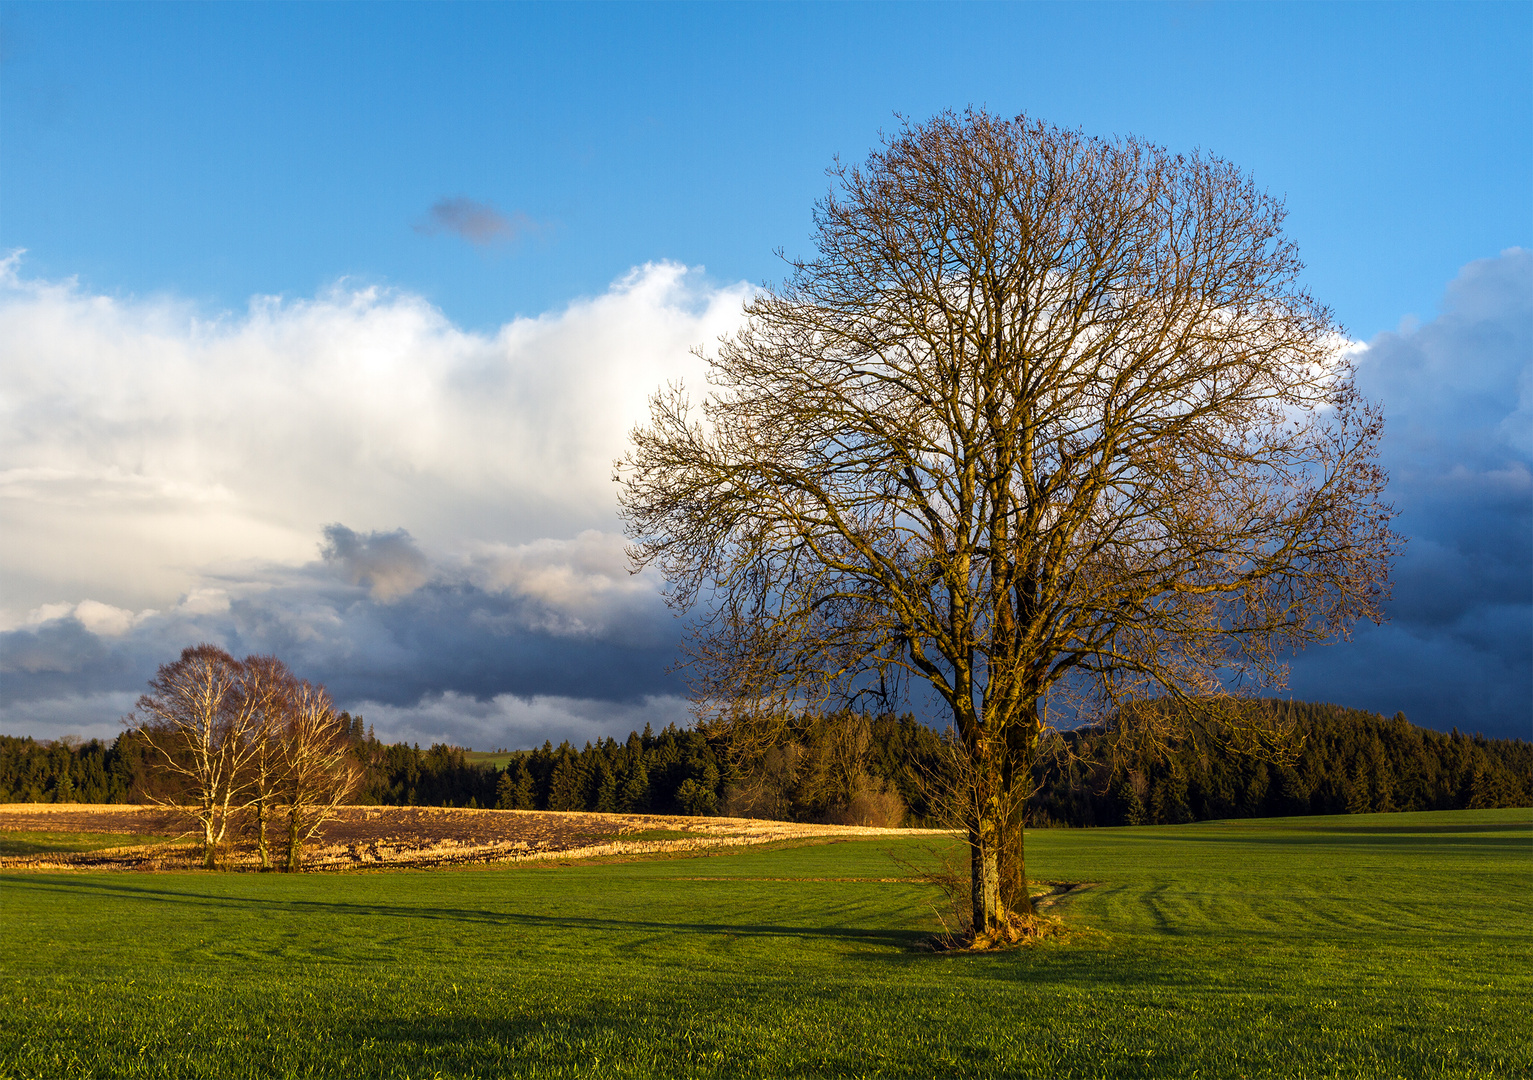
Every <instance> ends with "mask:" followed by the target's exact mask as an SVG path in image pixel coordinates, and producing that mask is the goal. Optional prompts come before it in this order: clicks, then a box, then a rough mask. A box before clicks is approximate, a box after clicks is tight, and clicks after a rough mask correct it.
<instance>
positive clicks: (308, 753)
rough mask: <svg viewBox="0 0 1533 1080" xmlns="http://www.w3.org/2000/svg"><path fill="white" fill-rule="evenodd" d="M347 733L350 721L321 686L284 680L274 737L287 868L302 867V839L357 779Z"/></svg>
mask: <svg viewBox="0 0 1533 1080" xmlns="http://www.w3.org/2000/svg"><path fill="white" fill-rule="evenodd" d="M350 735H351V732H350V725H349V724H348V723H347V722H346V721H344V720H342V719H341V718H340V716H339V715H337V713H336V711H335V707H334V705H332V704H331V701H330V695H329V694H328V693H326V692H325V688H324V687H322V686H315V685H313V684H311V683H308V682H302V681H294V682H292V683H290V684H289V686H288V688H287V692H286V694H285V695H284V702H283V723H282V727H281V737H280V738H279V740H278V742H277V747H278V757H279V768H280V774H279V775H280V779H279V781H278V784H279V791H280V793H281V799H282V802H283V813H284V814H285V819H286V820H285V824H286V831H287V845H286V847H287V853H286V858H285V860H284V869H286V870H288V871H289V872H293V871H297V870H300V869H302V868H303V846H304V844H306V843H308V842H309V840H311V839H312V838H313V837H314V834H315V833H317V832H318V831H319V829H320V827H321V826H323V825H324V823H325V822H326V821H328V820H329V819H330V818H331V817H332V816H333V815H334V814H335V811H336V808H337V807H339V806H341V805H342V804H343V803H345V801H346V800H347V799H348V798H350V797H351V795H352V794H353V793H354V792H355V791H356V789H357V786H358V784H360V783H361V769H360V767H359V766H358V764H357V762H356V760H355V759H354V757H353V755H352V753H351V737H350Z"/></svg>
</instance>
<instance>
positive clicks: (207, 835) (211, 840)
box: [202, 807, 218, 870]
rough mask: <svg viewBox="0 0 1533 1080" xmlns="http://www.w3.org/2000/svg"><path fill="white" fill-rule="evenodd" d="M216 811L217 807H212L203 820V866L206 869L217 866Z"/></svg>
mask: <svg viewBox="0 0 1533 1080" xmlns="http://www.w3.org/2000/svg"><path fill="white" fill-rule="evenodd" d="M215 812H216V811H215V808H212V807H210V808H209V809H208V815H207V817H206V818H204V819H203V822H202V868H203V869H204V870H213V869H216V868H217V858H218V833H217V831H216V830H215V829H214V824H213V819H214V814H215Z"/></svg>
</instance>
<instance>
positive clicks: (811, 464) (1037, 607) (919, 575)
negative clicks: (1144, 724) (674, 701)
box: [616, 110, 1397, 943]
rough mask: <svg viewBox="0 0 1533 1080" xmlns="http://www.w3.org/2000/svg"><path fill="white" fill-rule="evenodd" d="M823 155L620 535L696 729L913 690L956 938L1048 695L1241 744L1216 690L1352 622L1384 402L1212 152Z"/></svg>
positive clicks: (1017, 814) (1383, 570)
mask: <svg viewBox="0 0 1533 1080" xmlns="http://www.w3.org/2000/svg"><path fill="white" fill-rule="evenodd" d="M831 174H832V177H833V189H832V191H831V193H830V194H829V195H827V197H826V198H825V199H824V200H822V201H821V202H820V203H819V204H818V205H817V207H816V213H815V232H814V242H815V247H816V251H815V253H814V254H813V255H812V256H811V257H809V258H805V259H799V260H789V264H790V267H791V274H790V276H789V278H788V280H787V281H786V282H784V283H783V284H782V285H781V286H779V287H777V288H771V289H766V290H764V291H762V292H760V293H759V294H758V295H757V296H756V298H755V299H754V300H753V301H752V302H750V303H749V304H748V305H747V308H746V312H745V314H746V320H745V323H744V325H743V327H742V328H741V329H740V330H739V331H738V332H737V333H735V334H733V335H731V336H729V337H726V338H724V339H722V340H721V341H720V342H719V344H718V346H717V348H716V349H714V350H713V351H712V352H711V353H707V354H705V355H706V358H707V360H708V361H709V365H710V375H709V386H708V388H707V391H706V392H705V394H704V395H703V396H702V398H701V400H699V401H697V402H695V403H694V401H693V399H692V398H691V397H690V396H689V394H688V392H687V390H686V388H685V387H683V386H680V385H676V386H671V387H667V388H664V389H662V390H661V391H660V392H658V393H657V394H656V396H655V397H654V398H653V399H652V401H651V415H650V420H649V422H648V423H647V424H646V425H643V426H641V427H639V428H637V429H636V430H635V431H634V432H633V444H632V448H631V450H630V451H629V453H628V454H627V455H626V456H625V457H624V458H623V459H622V460H621V461H620V462H618V463H617V467H616V469H617V479H618V481H619V482H620V484H621V501H622V508H623V514H624V517H625V523H626V526H627V529H628V532H629V536H630V538H631V541H632V543H631V547H630V554H631V558H632V561H633V564H634V567H635V569H639V568H643V567H646V566H655V567H658V568H659V569H660V570H662V571H663V572H664V574H665V576H666V578H667V580H668V582H669V598H670V600H671V601H672V603H674V604H676V605H678V606H680V607H682V608H686V609H690V610H692V611H693V612H694V614H695V616H696V617H695V618H694V621H693V626H694V635H693V648H692V659H693V664H694V675H695V680H696V688H697V693H698V695H699V705H700V708H701V709H702V710H703V712H704V714H705V715H714V716H717V717H720V718H724V719H728V720H730V721H731V722H732V723H734V724H735V725H736V726H737V728H739V729H741V730H749V729H750V726H751V725H753V724H754V725H757V726H759V727H761V728H762V729H763V730H765V731H766V732H767V733H768V734H770V728H771V725H772V722H773V721H772V717H774V716H777V717H781V716H783V715H785V713H786V712H789V711H791V710H794V709H804V708H808V707H813V706H815V705H816V704H818V703H823V702H825V701H827V700H828V699H829V698H831V697H833V696H838V697H840V698H841V699H842V700H847V699H855V698H856V697H857V695H859V694H864V693H869V692H873V691H881V692H884V693H888V692H890V688H891V687H894V688H896V689H897V688H899V687H901V686H904V687H906V688H909V687H911V686H919V685H924V686H927V687H930V688H931V690H932V691H933V692H934V693H935V695H936V698H937V699H938V700H940V701H941V703H942V706H943V709H944V711H945V712H946V713H947V715H948V717H949V718H950V721H951V725H952V730H953V732H954V740H955V745H956V746H957V747H958V749H959V755H958V756H959V764H960V765H961V772H962V778H963V798H962V802H961V806H960V809H961V813H962V821H963V825H964V829H965V831H966V833H967V836H968V840H969V844H970V850H971V860H970V870H971V878H972V914H973V928H974V934H975V937H976V940H977V941H978V942H980V943H983V942H984V941H986V940H993V939H994V937H995V936H996V935H998V934H1002V933H1003V932H1004V930H1005V928H1006V926H1007V924H1008V921H1009V920H1010V919H1011V916H1012V913H1013V912H1014V911H1015V910H1018V909H1025V908H1026V906H1027V901H1026V896H1027V891H1026V877H1025V866H1024V860H1023V846H1022V812H1021V807H1022V799H1023V798H1024V797H1025V794H1026V789H1027V783H1028V776H1029V775H1030V768H1031V764H1032V760H1033V757H1034V755H1035V754H1036V752H1037V748H1038V743H1039V739H1040V738H1041V736H1042V735H1043V733H1044V732H1045V730H1046V729H1047V727H1048V726H1049V724H1050V723H1051V722H1052V720H1053V718H1054V717H1056V716H1057V715H1058V711H1059V709H1060V707H1061V703H1062V702H1065V701H1067V700H1068V701H1070V702H1071V703H1072V704H1071V708H1070V710H1069V711H1070V712H1071V714H1072V715H1075V716H1080V715H1084V714H1083V713H1082V712H1081V710H1082V709H1102V710H1105V709H1110V708H1111V707H1112V706H1113V705H1114V704H1118V703H1126V702H1132V701H1138V700H1146V699H1155V698H1170V699H1173V700H1174V701H1175V702H1176V703H1177V704H1178V705H1179V706H1182V707H1181V708H1178V709H1141V710H1138V713H1137V714H1135V715H1139V716H1142V717H1146V718H1151V717H1169V716H1192V717H1195V718H1197V721H1196V722H1199V723H1202V724H1204V725H1206V726H1207V727H1208V728H1209V730H1211V731H1215V732H1216V733H1218V734H1220V735H1221V737H1223V738H1226V739H1228V740H1230V741H1234V742H1236V743H1240V744H1245V745H1251V746H1253V747H1258V748H1259V747H1260V746H1261V745H1262V744H1263V743H1264V742H1271V741H1272V740H1274V739H1277V738H1279V737H1281V735H1282V733H1281V732H1280V731H1273V730H1270V729H1269V728H1267V727H1265V726H1264V721H1263V720H1262V719H1261V714H1260V713H1259V711H1253V710H1249V709H1244V708H1240V707H1238V706H1237V705H1235V704H1230V702H1231V700H1232V698H1235V697H1238V696H1240V695H1243V694H1248V693H1251V692H1269V693H1270V692H1271V690H1272V688H1274V687H1277V686H1280V685H1281V684H1282V682H1283V678H1284V672H1285V668H1284V658H1285V657H1286V656H1287V655H1288V653H1289V652H1290V651H1291V650H1294V649H1297V648H1301V647H1303V646H1305V645H1308V644H1311V643H1315V642H1322V641H1326V640H1329V639H1333V638H1335V637H1337V636H1338V635H1344V634H1346V633H1347V631H1348V628H1349V627H1350V626H1351V625H1353V624H1354V623H1355V621H1356V620H1358V619H1360V618H1368V619H1374V620H1377V619H1379V617H1380V604H1381V602H1382V600H1383V599H1384V597H1385V594H1386V591H1387V580H1388V565H1389V560H1390V557H1391V554H1392V552H1393V550H1394V548H1395V546H1396V544H1397V541H1396V538H1395V537H1394V535H1393V534H1392V532H1391V531H1390V527H1389V523H1390V518H1391V512H1390V509H1389V507H1388V506H1387V505H1386V504H1385V503H1384V501H1383V489H1384V483H1385V476H1384V473H1383V472H1382V471H1381V469H1380V468H1379V466H1378V464H1377V461H1376V448H1377V443H1378V439H1379V436H1380V432H1381V416H1380V414H1379V412H1378V411H1377V409H1376V408H1375V407H1374V406H1373V405H1371V404H1370V403H1369V402H1367V401H1365V400H1364V399H1363V398H1361V397H1360V396H1359V394H1358V392H1357V391H1356V389H1355V387H1354V384H1353V373H1352V370H1351V367H1350V366H1349V363H1348V361H1347V359H1346V356H1345V354H1344V352H1343V351H1342V350H1341V349H1340V346H1341V345H1342V344H1343V343H1344V340H1345V339H1344V336H1343V332H1342V328H1341V327H1340V326H1339V325H1338V324H1337V322H1336V320H1335V318H1334V317H1333V315H1332V314H1331V312H1330V311H1329V310H1328V309H1327V308H1325V307H1324V306H1323V305H1322V304H1320V303H1319V302H1318V301H1316V300H1315V299H1314V298H1313V297H1311V296H1310V295H1309V293H1308V292H1307V291H1305V289H1304V287H1303V285H1302V283H1301V271H1302V264H1301V263H1300V261H1299V257H1298V253H1297V250H1296V248H1295V246H1294V244H1293V242H1292V241H1291V240H1290V239H1289V238H1288V237H1286V236H1285V235H1284V233H1283V230H1282V224H1283V217H1284V210H1283V206H1282V203H1281V201H1280V200H1278V199H1276V198H1274V197H1272V196H1271V195H1269V194H1267V193H1266V192H1264V191H1261V190H1259V189H1258V188H1257V187H1256V186H1255V184H1254V183H1253V182H1252V181H1251V179H1250V178H1249V177H1247V176H1246V175H1245V174H1243V173H1242V172H1241V171H1240V170H1239V169H1237V168H1236V167H1235V166H1233V165H1231V164H1229V163H1228V162H1225V161H1222V160H1220V159H1218V158H1216V157H1214V156H1211V155H1207V154H1194V155H1182V154H1176V153H1173V152H1171V151H1168V150H1166V149H1164V148H1161V147H1158V146H1155V145H1152V144H1150V143H1147V142H1144V141H1142V140H1139V139H1136V138H1121V139H1099V138H1091V137H1087V136H1085V135H1082V134H1081V133H1079V132H1074V131H1067V130H1062V129H1059V128H1056V127H1053V126H1051V125H1048V124H1046V123H1042V122H1039V121H1036V120H1033V119H1030V118H1028V117H1025V116H1022V117H1017V118H1016V119H1014V120H1005V119H1001V118H997V117H994V116H991V115H989V114H987V113H984V112H978V111H972V110H971V111H969V112H967V113H965V114H962V115H953V114H944V115H941V116H938V117H936V118H934V119H932V120H930V121H929V122H926V123H922V124H906V125H905V126H903V127H902V129H901V130H900V131H898V132H897V133H896V134H895V135H894V136H892V137H891V138H888V139H887V140H885V142H884V143H883V145H882V146H881V147H880V148H879V149H877V150H875V151H874V152H873V153H872V154H871V155H870V156H869V158H868V160H867V162H866V163H865V164H864V165H862V166H856V167H848V166H843V165H840V164H838V165H837V166H835V167H834V168H833V169H832V170H831ZM1051 710H1052V712H1051ZM1129 713H1133V710H1129Z"/></svg>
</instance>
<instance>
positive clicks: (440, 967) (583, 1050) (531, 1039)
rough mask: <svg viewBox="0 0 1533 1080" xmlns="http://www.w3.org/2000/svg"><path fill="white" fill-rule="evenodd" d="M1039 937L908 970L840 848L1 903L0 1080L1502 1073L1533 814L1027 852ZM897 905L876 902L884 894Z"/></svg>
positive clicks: (901, 895) (1520, 960) (1510, 1048)
mask: <svg viewBox="0 0 1533 1080" xmlns="http://www.w3.org/2000/svg"><path fill="white" fill-rule="evenodd" d="M1028 850H1029V860H1030V870H1031V872H1032V873H1033V874H1034V875H1035V876H1036V877H1038V878H1042V879H1049V880H1070V881H1091V882H1095V883H1097V884H1094V885H1093V886H1092V887H1090V888H1087V889H1083V890H1079V891H1077V892H1076V893H1073V894H1072V895H1071V897H1070V898H1069V899H1068V900H1067V901H1066V902H1065V904H1064V905H1063V906H1062V908H1061V909H1060V910H1062V911H1063V912H1064V913H1065V915H1066V917H1067V919H1068V920H1069V921H1070V922H1071V923H1072V924H1073V925H1075V926H1077V927H1089V928H1091V932H1090V933H1080V934H1077V935H1076V936H1074V937H1073V938H1072V939H1070V940H1069V941H1066V942H1063V943H1047V944H1044V945H1041V946H1038V947H1036V948H1033V949H1030V950H1025V951H1021V952H1013V953H1007V954H1001V955H981V956H969V955H934V954H931V953H926V952H922V951H920V950H918V949H917V948H916V947H915V946H916V944H917V942H918V941H919V940H920V939H922V938H923V937H924V936H926V935H928V934H930V933H931V932H932V931H933V930H935V929H936V928H937V921H936V919H935V917H934V915H933V905H934V904H936V903H937V902H938V901H939V899H940V898H939V896H938V895H937V893H936V891H935V890H934V889H932V888H931V887H929V886H926V885H923V884H921V883H919V882H917V881H914V880H911V879H910V878H909V873H908V871H907V870H905V869H902V868H901V866H900V865H898V863H897V862H895V861H893V860H891V858H890V852H891V851H892V852H895V853H897V854H898V855H899V856H900V858H901V859H904V860H908V859H920V858H925V857H927V856H926V855H925V854H924V852H923V845H922V843H921V842H920V841H917V840H905V839H898V840H882V841H861V842H849V843H838V844H819V845H814V846H806V847H786V848H784V847H777V848H775V849H772V850H752V849H746V850H735V851H730V852H728V853H726V854H719V855H714V856H704V857H693V858H675V859H667V860H655V861H641V862H620V863H607V864H602V865H590V866H571V867H561V868H552V867H531V866H521V867H511V868H504V867H501V868H478V869H467V870H453V871H434V872H388V873H349V874H307V875H300V876H284V875H254V874H204V873H171V874H154V875H149V874H128V873H117V874H94V873H93V874H68V875H65V874H52V875H50V874H40V873H38V874H31V873H28V874H9V875H5V876H3V877H0V927H3V942H4V952H3V959H0V1015H3V1016H5V1017H6V1022H5V1023H4V1024H3V1025H0V1062H3V1063H4V1064H3V1066H0V1073H3V1074H4V1075H11V1076H89V1075H96V1076H210V1077H211V1076H311V1075H330V1076H390V1077H405V1076H410V1077H429V1076H435V1075H442V1076H480V1077H489V1076H498V1075H526V1076H534V1075H536V1076H574V1075H584V1076H648V1075H654V1076H691V1075H698V1076H701V1075H725V1076H731V1075H789V1076H864V1075H867V1076H872V1075H883V1076H896V1075H901V1076H933V1075H965V1076H1015V1075H1038V1076H1057V1075H1074V1076H1103V1075H1109V1076H1147V1077H1150V1076H1153V1077H1159V1076H1239V1075H1269V1074H1276V1075H1293V1076H1301V1075H1302V1076H1331V1075H1337V1076H1341V1075H1345V1076H1362V1075H1366V1076H1442V1075H1453V1076H1459V1075H1480V1076H1517V1075H1525V1074H1528V1073H1529V1072H1530V1071H1533V1030H1530V1029H1533V1025H1530V1022H1529V1020H1528V1010H1527V1002H1528V1001H1529V1000H1533V929H1530V928H1533V813H1530V812H1529V811H1526V810H1523V811H1469V812H1462V813H1451V814H1415V815H1403V814H1401V815H1379V816H1370V817H1345V818H1301V819H1292V820H1285V821H1265V822H1253V821H1244V822H1238V823H1204V824H1199V825H1190V826H1180V827H1171V828H1143V829H1117V830H1082V831H1070V832H1040V833H1034V834H1030V836H1029V849H1028ZM887 879H895V880H887Z"/></svg>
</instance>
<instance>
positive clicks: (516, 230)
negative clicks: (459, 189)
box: [415, 195, 536, 247]
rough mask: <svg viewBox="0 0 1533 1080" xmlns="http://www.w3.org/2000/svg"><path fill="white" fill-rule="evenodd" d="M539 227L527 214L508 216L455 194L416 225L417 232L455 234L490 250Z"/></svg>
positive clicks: (483, 203)
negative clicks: (493, 246) (491, 247)
mask: <svg viewBox="0 0 1533 1080" xmlns="http://www.w3.org/2000/svg"><path fill="white" fill-rule="evenodd" d="M535 227H536V223H535V222H534V221H533V220H532V219H531V218H529V217H528V216H527V215H526V214H522V213H516V214H512V215H511V216H510V217H507V216H506V215H505V214H502V213H501V212H500V211H499V210H497V209H495V207H494V206H492V205H490V204H489V203H485V202H479V201H478V200H477V199H470V198H468V197H466V196H463V195H453V196H450V197H447V198H442V199H438V200H437V201H436V202H435V203H434V204H433V205H432V207H431V209H430V210H428V211H427V212H426V218H425V220H424V221H420V222H417V223H416V225H415V231H416V232H418V233H421V234H423V235H425V236H438V235H440V234H442V233H451V234H452V235H454V236H457V237H461V238H462V239H464V240H467V241H468V242H469V243H470V244H475V245H477V246H479V247H490V246H491V245H494V244H509V243H511V242H512V241H513V240H516V239H517V238H518V237H520V236H523V235H524V234H526V233H528V232H531V231H532V230H533V229H534V228H535Z"/></svg>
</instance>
